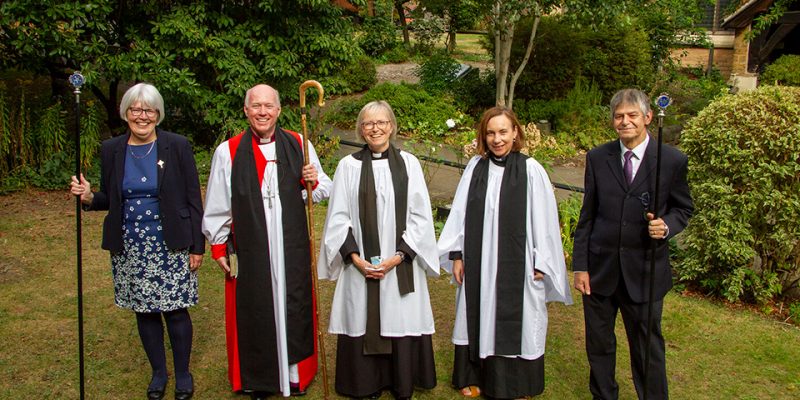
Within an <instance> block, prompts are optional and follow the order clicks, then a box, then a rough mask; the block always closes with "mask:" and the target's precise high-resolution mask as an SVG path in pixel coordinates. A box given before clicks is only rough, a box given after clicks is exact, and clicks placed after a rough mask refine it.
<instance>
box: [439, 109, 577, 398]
mask: <svg viewBox="0 0 800 400" xmlns="http://www.w3.org/2000/svg"><path fill="white" fill-rule="evenodd" d="M477 144H478V146H477V154H478V155H477V156H475V157H473V158H472V159H471V160H470V161H469V163H468V164H467V167H466V169H465V170H464V174H463V175H462V177H461V181H460V182H459V184H458V189H457V190H456V194H455V198H454V200H453V205H452V209H451V211H450V215H449V217H448V219H447V222H446V223H445V226H444V229H443V231H442V234H441V237H440V238H439V243H438V247H439V254H440V261H441V264H442V268H444V269H445V270H446V271H447V272H450V273H452V274H453V279H454V281H455V282H456V284H458V290H457V293H456V321H455V327H454V329H453V344H455V360H454V365H453V380H452V383H453V386H454V387H456V388H457V389H459V390H460V391H461V394H462V395H463V396H466V397H478V396H479V395H480V393H481V391H482V392H483V393H484V394H486V395H488V396H491V397H492V398H501V399H512V398H520V397H528V396H535V395H537V394H540V393H541V392H542V391H543V390H544V348H545V337H546V333H547V305H546V302H547V301H560V302H563V303H566V304H571V303H572V297H571V295H570V291H569V283H568V282H567V278H566V265H565V263H564V253H563V249H562V246H561V234H560V230H559V224H558V210H557V207H556V200H555V196H554V195H553V188H552V186H551V185H550V180H549V179H548V177H547V174H546V173H545V171H544V169H543V168H542V166H541V165H540V164H539V163H538V162H536V160H534V159H533V158H529V157H528V156H526V155H524V154H522V153H520V149H522V148H523V147H524V145H525V136H524V132H523V130H522V127H521V126H520V124H519V122H518V121H517V118H516V116H515V115H514V113H513V112H512V111H511V110H509V109H507V108H503V107H494V108H491V109H489V110H487V111H486V112H485V113H484V114H483V117H482V118H481V122H480V125H479V127H478V138H477Z"/></svg>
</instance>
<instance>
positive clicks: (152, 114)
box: [128, 108, 158, 118]
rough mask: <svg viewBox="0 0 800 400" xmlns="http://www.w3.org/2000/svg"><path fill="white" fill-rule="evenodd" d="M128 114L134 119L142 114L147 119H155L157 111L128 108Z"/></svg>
mask: <svg viewBox="0 0 800 400" xmlns="http://www.w3.org/2000/svg"><path fill="white" fill-rule="evenodd" d="M128 112H129V113H131V115H133V116H134V117H138V116H140V115H142V113H144V114H145V115H147V116H148V117H149V118H155V116H156V115H158V110H154V109H152V108H129V109H128Z"/></svg>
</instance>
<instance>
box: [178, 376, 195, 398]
mask: <svg viewBox="0 0 800 400" xmlns="http://www.w3.org/2000/svg"><path fill="white" fill-rule="evenodd" d="M189 379H191V380H192V387H191V388H190V389H189V390H185V389H178V388H177V387H176V388H175V400H189V399H191V398H192V396H194V376H192V374H189ZM176 385H177V382H176Z"/></svg>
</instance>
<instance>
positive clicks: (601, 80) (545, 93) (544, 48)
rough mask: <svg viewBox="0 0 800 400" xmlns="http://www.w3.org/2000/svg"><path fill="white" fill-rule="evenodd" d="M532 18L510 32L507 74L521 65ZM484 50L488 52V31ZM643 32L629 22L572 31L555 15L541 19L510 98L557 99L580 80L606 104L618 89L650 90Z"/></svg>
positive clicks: (489, 42)
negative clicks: (596, 90)
mask: <svg viewBox="0 0 800 400" xmlns="http://www.w3.org/2000/svg"><path fill="white" fill-rule="evenodd" d="M532 26H533V19H532V18H523V19H522V20H520V22H519V23H517V25H516V28H515V30H514V44H513V47H512V50H511V63H510V68H511V71H516V69H517V66H518V65H519V63H520V62H521V61H522V58H523V57H524V55H525V51H526V49H527V46H528V39H529V38H530V31H531V27H532ZM489 36H490V38H489V41H488V45H489V46H488V50H489V51H490V53H491V54H494V48H493V46H494V40H493V38H492V34H491V32H490V35H489ZM650 60H651V57H650V45H649V42H648V37H647V34H646V33H645V32H644V31H643V30H642V29H641V28H639V27H638V26H637V25H634V24H615V25H613V26H599V27H597V26H595V27H590V26H588V25H587V26H582V27H576V26H574V25H572V24H571V23H570V21H567V20H565V19H563V18H560V17H557V16H556V17H543V18H542V19H541V21H540V23H539V27H538V30H537V33H536V38H535V39H534V48H533V52H532V54H531V58H530V60H529V61H528V64H527V66H526V67H525V69H524V70H523V72H522V75H520V78H519V80H518V81H517V85H516V87H515V92H514V93H515V94H514V96H515V102H516V99H554V98H556V99H557V98H563V97H565V96H566V95H567V93H568V92H569V91H570V90H572V88H573V87H574V85H575V80H576V79H577V78H578V77H580V76H582V77H584V78H585V79H586V80H587V81H589V82H592V81H593V82H595V83H596V84H597V86H598V88H599V89H600V92H601V93H602V98H603V99H604V100H608V99H610V98H611V96H612V95H613V94H614V92H616V91H617V90H619V89H622V88H626V87H639V88H642V89H644V90H647V89H648V88H649V87H651V86H652V76H653V71H652V68H651V63H650Z"/></svg>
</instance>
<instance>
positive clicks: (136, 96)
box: [119, 83, 164, 125]
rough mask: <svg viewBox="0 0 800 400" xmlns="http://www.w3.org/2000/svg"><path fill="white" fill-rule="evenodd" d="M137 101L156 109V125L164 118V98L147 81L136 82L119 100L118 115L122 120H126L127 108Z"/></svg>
mask: <svg viewBox="0 0 800 400" xmlns="http://www.w3.org/2000/svg"><path fill="white" fill-rule="evenodd" d="M137 101H138V102H140V103H142V104H143V105H147V106H150V107H153V108H155V109H156V110H158V121H156V125H158V124H160V123H161V121H163V120H164V98H163V97H161V93H159V92H158V89H156V87H155V86H153V85H151V84H149V83H137V84H136V85H133V86H132V87H131V88H130V89H128V91H127V92H125V94H124V95H123V96H122V101H120V102H119V117H120V118H122V120H123V121H125V122H128V108H130V107H131V105H132V104H133V103H136V102H137Z"/></svg>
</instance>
